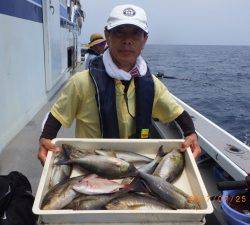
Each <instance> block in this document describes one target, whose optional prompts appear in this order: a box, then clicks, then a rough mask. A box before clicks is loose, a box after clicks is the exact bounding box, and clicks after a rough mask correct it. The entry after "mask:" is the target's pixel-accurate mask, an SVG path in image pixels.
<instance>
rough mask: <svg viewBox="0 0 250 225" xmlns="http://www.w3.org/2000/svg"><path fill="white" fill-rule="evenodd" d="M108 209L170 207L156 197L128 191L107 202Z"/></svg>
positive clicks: (161, 208) (157, 208)
mask: <svg viewBox="0 0 250 225" xmlns="http://www.w3.org/2000/svg"><path fill="white" fill-rule="evenodd" d="M105 207H106V209H109V210H159V209H160V210H164V209H170V208H169V207H168V206H166V205H165V204H164V203H161V202H160V201H159V200H158V199H156V198H153V197H151V196H148V195H139V194H134V193H128V194H126V195H125V196H123V197H119V198H116V199H114V200H112V201H111V202H110V203H109V204H107V205H106V206H105Z"/></svg>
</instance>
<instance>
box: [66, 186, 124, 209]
mask: <svg viewBox="0 0 250 225" xmlns="http://www.w3.org/2000/svg"><path fill="white" fill-rule="evenodd" d="M128 191H129V190H121V191H119V192H116V193H112V194H106V195H80V196H79V197H78V198H75V199H74V200H73V201H72V202H71V203H69V204H68V205H67V206H66V207H65V209H73V210H96V209H101V208H103V207H104V206H105V205H107V204H108V203H109V202H110V201H111V200H113V199H115V198H117V197H120V196H122V195H124V194H126V193H127V192H128Z"/></svg>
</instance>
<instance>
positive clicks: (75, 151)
mask: <svg viewBox="0 0 250 225" xmlns="http://www.w3.org/2000/svg"><path fill="white" fill-rule="evenodd" d="M62 148H63V149H64V151H65V152H67V155H68V156H69V158H70V159H76V158H82V157H84V156H86V155H90V154H95V153H94V152H91V151H90V150H88V149H81V148H78V147H75V146H73V145H70V144H62Z"/></svg>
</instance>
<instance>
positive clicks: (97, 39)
mask: <svg viewBox="0 0 250 225" xmlns="http://www.w3.org/2000/svg"><path fill="white" fill-rule="evenodd" d="M105 45H106V40H105V39H104V38H103V36H102V35H101V34H92V35H91V36H90V42H89V43H88V44H87V45H86V46H87V47H88V50H87V53H86V54H85V69H89V64H90V61H91V60H92V59H94V58H95V57H96V56H98V55H100V54H102V53H103V52H104V49H105Z"/></svg>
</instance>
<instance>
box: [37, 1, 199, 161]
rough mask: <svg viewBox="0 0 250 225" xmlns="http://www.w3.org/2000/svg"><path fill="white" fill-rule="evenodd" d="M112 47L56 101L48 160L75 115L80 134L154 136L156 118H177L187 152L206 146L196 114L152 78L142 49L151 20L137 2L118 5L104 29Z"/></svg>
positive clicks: (47, 136) (43, 145)
mask: <svg viewBox="0 0 250 225" xmlns="http://www.w3.org/2000/svg"><path fill="white" fill-rule="evenodd" d="M105 37H106V40H107V44H108V47H109V48H108V49H107V50H106V51H105V52H104V54H103V56H99V57H96V58H95V59H94V60H93V61H92V63H91V67H90V69H89V70H85V71H83V72H81V73H78V74H76V75H74V76H73V77H72V78H71V79H70V80H69V82H68V84H67V85H66V86H65V88H64V90H63V92H62V94H61V96H60V98H59V99H58V100H57V102H56V103H55V104H54V105H53V107H52V109H51V113H50V115H49V118H48V120H47V122H46V124H45V128H44V130H43V133H42V135H41V138H40V149H39V153H38V158H39V159H40V161H41V162H42V163H43V162H44V160H45V158H46V155H47V152H48V150H52V151H55V152H57V151H59V149H58V147H56V146H55V145H53V144H51V141H50V140H51V139H52V138H54V137H56V135H57V132H58V130H59V129H60V127H61V125H63V126H64V127H69V126H70V125H71V123H72V121H73V120H74V119H76V130H75V135H76V137H77V138H101V137H103V138H149V136H150V127H151V121H152V120H151V119H152V117H153V118H158V119H159V120H161V121H162V122H170V121H173V120H175V121H177V123H178V124H179V125H180V127H181V128H182V130H183V132H184V135H185V142H184V143H183V145H182V148H183V150H184V149H186V148H187V147H191V149H192V151H193V154H194V156H195V157H197V156H198V155H199V154H200V152H201V149H200V147H199V145H198V141H197V135H196V133H195V129H194V124H193V122H192V119H191V117H190V116H189V115H188V113H187V112H186V111H184V110H183V108H182V107H181V106H180V105H178V104H177V103H176V101H175V100H174V99H173V97H172V96H171V94H170V93H169V92H168V90H167V88H166V87H165V86H164V84H162V83H161V81H160V80H158V79H157V78H156V77H155V76H153V75H152V74H151V73H150V71H149V68H148V67H147V64H146V63H145V61H144V59H143V58H142V56H141V51H142V49H143V47H144V45H145V43H146V41H147V38H148V26H147V18H146V14H145V12H144V10H143V9H141V8H139V7H137V6H134V5H120V6H116V7H115V8H114V9H113V10H112V11H111V13H110V16H109V18H108V21H107V26H106V27H105Z"/></svg>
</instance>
